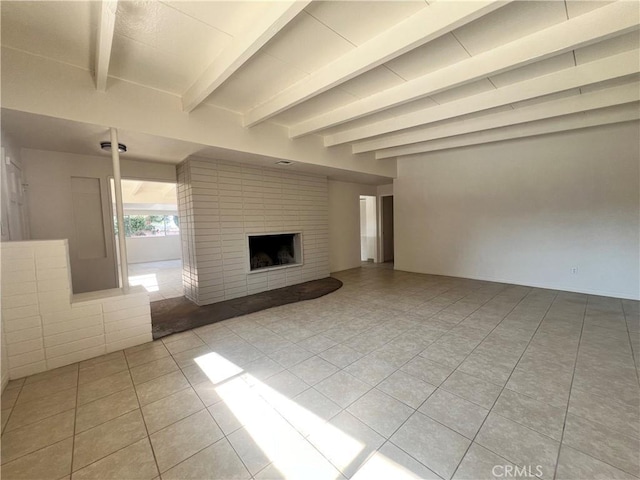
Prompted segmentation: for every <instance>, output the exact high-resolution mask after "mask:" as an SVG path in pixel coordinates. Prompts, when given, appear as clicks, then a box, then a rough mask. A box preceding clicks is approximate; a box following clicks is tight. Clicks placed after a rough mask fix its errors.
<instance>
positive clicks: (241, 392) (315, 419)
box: [2, 267, 640, 480]
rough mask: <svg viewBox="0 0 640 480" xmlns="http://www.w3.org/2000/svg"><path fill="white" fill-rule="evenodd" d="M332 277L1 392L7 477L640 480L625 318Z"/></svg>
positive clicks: (509, 294)
mask: <svg viewBox="0 0 640 480" xmlns="http://www.w3.org/2000/svg"><path fill="white" fill-rule="evenodd" d="M337 276H338V277H339V278H340V279H341V280H342V281H343V282H344V283H345V285H344V287H343V288H342V289H340V290H338V291H337V292H334V293H332V294H330V295H328V296H325V297H322V298H319V299H316V300H311V301H307V302H302V303H298V304H293V305H288V306H284V307H279V308H275V309H271V310H266V311H262V312H259V313H255V314H251V315H247V316H244V317H238V318H235V319H231V320H227V321H224V322H220V323H216V324H213V325H209V326H205V327H201V328H198V329H195V330H192V331H188V332H184V333H181V334H177V335H172V336H170V337H166V338H164V339H163V340H162V341H156V342H153V343H150V344H146V345H141V346H138V347H134V348H131V349H128V350H126V351H124V352H116V353H113V354H110V355H106V356H103V357H100V358H95V359H92V360H89V361H86V362H82V363H80V364H75V365H70V366H68V367H63V368H60V369H57V370H54V371H50V372H46V373H43V374H39V375H35V376H32V377H29V378H26V379H22V380H17V381H12V382H11V383H10V384H9V386H8V387H7V389H6V390H5V392H4V394H3V396H2V427H3V434H2V475H3V478H7V479H13V478H31V479H40V478H51V479H61V478H65V479H69V478H73V479H85V478H86V479H88V478H105V479H128V478H148V479H154V478H162V479H164V480H167V479H184V478H192V479H249V478H255V479H258V480H263V479H278V478H301V479H309V478H318V479H334V478H344V477H347V478H349V477H351V478H355V479H358V480H361V479H369V478H384V479H391V478H393V479H398V478H434V479H437V478H443V479H450V478H454V479H484V478H495V477H497V478H530V477H529V476H528V475H529V474H533V475H538V476H539V477H542V478H544V479H553V478H557V479H581V480H583V479H633V478H637V477H638V475H640V461H639V458H638V456H639V453H638V452H640V448H639V447H640V413H639V405H640V401H639V400H640V387H639V384H638V366H639V363H638V360H639V359H640V322H639V304H638V302H631V301H624V300H619V299H612V298H603V297H595V296H588V295H580V294H573V293H566V292H556V291H551V290H542V289H535V288H528V287H521V286H514V285H505V284H496V283H489V282H480V281H471V280H464V279H453V278H446V277H436V276H428V275H416V274H410V273H404V272H397V271H393V270H389V269H387V268H368V267H367V268H360V269H355V270H350V271H347V272H343V273H340V274H338V275H337ZM634 359H635V361H634ZM515 466H517V467H518V471H517V472H516V471H515V470H509V469H513V468H515ZM514 472H515V473H517V475H514ZM509 473H510V474H509Z"/></svg>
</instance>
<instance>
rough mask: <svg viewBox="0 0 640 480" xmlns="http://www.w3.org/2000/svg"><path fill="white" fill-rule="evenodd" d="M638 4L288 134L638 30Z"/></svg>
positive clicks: (608, 9)
mask: <svg viewBox="0 0 640 480" xmlns="http://www.w3.org/2000/svg"><path fill="white" fill-rule="evenodd" d="M639 24H640V21H639V19H638V6H637V3H636V2H628V1H625V0H618V1H617V2H615V3H612V4H609V5H606V6H604V7H601V8H598V9H596V10H593V11H591V12H589V13H585V14H584V15H580V16H579V17H576V18H572V19H570V20H567V21H565V22H562V23H559V24H557V25H553V26H551V27H548V28H545V29H543V30H540V31H538V32H535V33H532V34H530V35H527V36H525V37H522V38H520V39H518V40H514V41H513V42H509V43H507V44H504V45H502V46H500V47H496V48H494V49H492V50H489V51H486V52H483V53H480V54H478V55H476V56H474V57H471V58H468V59H466V60H463V61H460V62H457V63H454V64H453V65H450V66H448V67H444V68H441V69H440V70H436V71H435V72H432V73H429V74H427V75H423V76H422V77H419V78H416V79H414V80H411V81H408V82H405V83H403V84H401V85H398V86H396V87H392V88H389V89H387V90H384V91H382V92H379V93H377V94H374V95H370V96H368V97H366V98H363V99H361V100H357V101H355V102H352V103H349V104H347V105H344V106H342V107H339V108H337V109H335V110H331V111H329V112H326V113H324V114H321V115H318V116H316V117H313V118H310V119H308V120H305V121H303V122H300V123H298V124H296V125H293V126H292V127H290V128H289V137H290V138H297V137H300V136H302V135H307V134H310V133H313V132H317V131H319V130H323V129H326V128H329V127H333V126H335V125H340V124H342V123H345V122H348V121H351V120H356V119H358V118H362V117H364V116H366V115H371V114H373V113H377V112H380V111H382V110H385V109H387V108H391V107H395V106H398V105H403V104H405V103H408V102H411V101H413V100H418V99H420V98H423V97H426V96H429V95H433V94H435V93H439V92H442V91H445V90H449V89H451V88H454V87H458V86H461V85H464V84H467V83H471V82H473V81H476V80H479V79H482V78H485V77H489V76H492V75H497V74H499V73H502V72H506V71H508V70H512V69H515V68H518V67H522V66H524V65H528V64H530V63H533V62H537V61H540V60H544V59H546V58H550V57H553V56H555V55H560V54H562V53H565V52H568V51H571V50H573V49H576V48H579V47H583V46H586V45H590V44H592V43H595V42H598V41H602V40H605V39H607V38H612V37H615V36H618V35H622V34H624V33H627V32H631V31H633V30H637V28H638V25H639Z"/></svg>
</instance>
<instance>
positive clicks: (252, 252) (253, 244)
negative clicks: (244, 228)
mask: <svg viewBox="0 0 640 480" xmlns="http://www.w3.org/2000/svg"><path fill="white" fill-rule="evenodd" d="M248 239H249V271H250V272H254V271H256V270H264V269H271V268H283V267H287V266H294V265H301V264H302V248H301V242H300V234H299V233H278V234H270V235H249V236H248Z"/></svg>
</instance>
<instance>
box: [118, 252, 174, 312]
mask: <svg viewBox="0 0 640 480" xmlns="http://www.w3.org/2000/svg"><path fill="white" fill-rule="evenodd" d="M129 285H142V286H143V287H145V288H146V289H147V291H148V292H149V299H150V300H151V301H152V302H155V301H156V300H162V299H165V298H175V297H181V296H183V295H184V292H183V289H182V260H165V261H162V262H147V263H131V264H129Z"/></svg>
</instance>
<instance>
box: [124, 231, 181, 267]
mask: <svg viewBox="0 0 640 480" xmlns="http://www.w3.org/2000/svg"><path fill="white" fill-rule="evenodd" d="M181 257H182V255H181V247H180V235H168V236H166V237H135V238H132V237H129V238H127V259H128V260H129V263H145V262H161V261H163V260H178V259H179V258H181Z"/></svg>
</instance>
